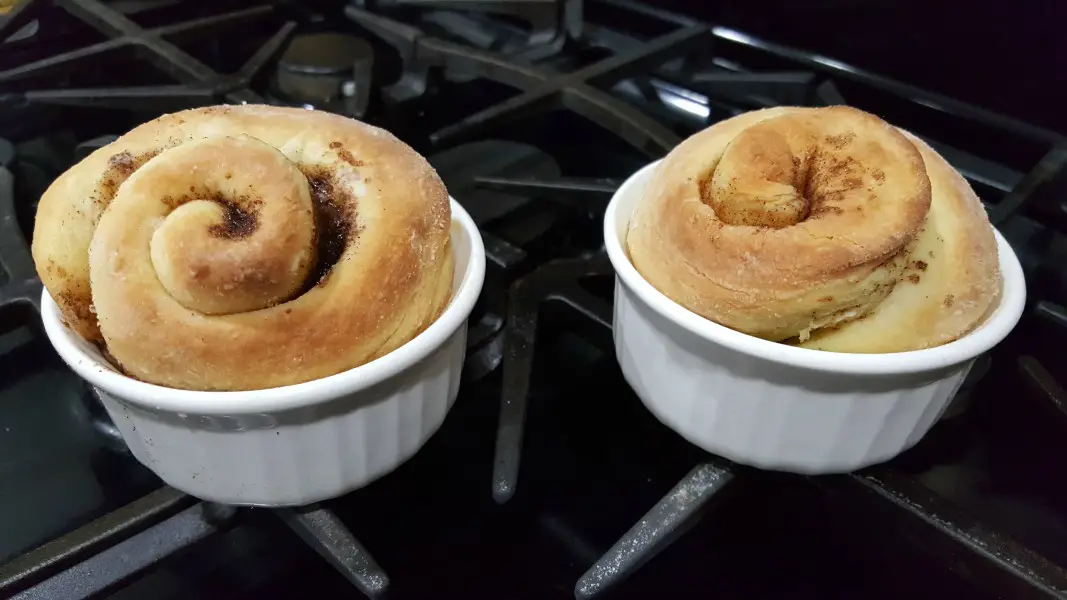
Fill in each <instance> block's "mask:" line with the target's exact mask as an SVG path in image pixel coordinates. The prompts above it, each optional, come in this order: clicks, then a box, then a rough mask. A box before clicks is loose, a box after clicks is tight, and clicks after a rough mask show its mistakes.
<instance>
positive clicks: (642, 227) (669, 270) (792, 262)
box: [626, 107, 1000, 353]
mask: <svg viewBox="0 0 1067 600" xmlns="http://www.w3.org/2000/svg"><path fill="white" fill-rule="evenodd" d="M626 243H627V247H628V251H629V254H630V258H631V260H632V262H633V264H634V267H636V268H637V270H638V271H639V272H640V273H641V275H642V276H643V277H644V278H645V279H646V280H648V282H649V283H651V284H652V285H653V286H654V287H656V288H657V289H658V290H659V291H660V292H662V293H663V294H664V295H666V296H668V297H669V298H671V299H672V300H674V301H675V302H677V303H679V304H680V305H682V306H684V307H686V308H688V309H689V310H692V311H693V312H695V313H697V314H699V315H702V316H704V317H705V318H707V319H710V320H712V321H715V322H717V323H719V324H722V325H725V326H727V327H730V328H733V329H736V330H738V331H741V332H744V333H748V334H750V335H753V336H757V337H761V338H765V339H769V340H774V341H789V342H793V343H799V344H800V345H802V346H805V347H809V348H814V349H821V350H830V351H837V352H864V353H870V352H901V351H907V350H917V349H921V348H927V347H931V346H937V345H940V344H944V343H946V342H949V341H952V340H954V339H956V338H959V337H960V336H962V335H964V334H966V333H967V332H969V331H970V330H971V329H973V328H974V327H975V326H976V325H978V324H979V323H980V322H981V320H982V319H983V318H984V316H985V315H986V314H987V312H988V311H989V310H990V308H991V307H992V306H994V305H995V300H996V299H997V297H998V294H999V290H1000V276H999V273H998V267H997V249H996V242H995V239H994V237H993V231H992V227H991V226H990V224H989V221H988V219H987V217H986V214H985V210H984V208H983V207H982V205H981V203H980V202H979V201H978V198H977V197H976V196H975V194H974V192H973V191H972V190H971V188H970V187H969V186H968V185H967V183H966V181H964V179H963V178H962V177H961V176H960V175H959V173H957V172H956V171H955V170H954V169H953V168H952V167H951V166H949V165H948V163H946V162H945V160H944V159H943V158H941V157H940V156H939V155H938V154H937V153H936V152H935V151H934V150H933V149H931V148H930V147H929V146H927V145H926V144H925V143H923V142H922V141H921V140H919V139H917V138H915V137H914V136H911V135H910V134H908V133H906V132H902V131H900V130H898V129H896V128H894V127H893V126H891V125H889V124H887V123H885V122H884V121H882V120H881V119H879V118H877V117H875V116H873V115H870V114H867V113H864V112H861V111H859V110H855V109H852V108H847V107H831V108H818V109H812V108H792V107H782V108H772V109H768V110H762V111H756V112H750V113H746V114H743V115H739V116H737V117H734V118H732V119H728V120H726V121H722V122H720V123H717V124H715V125H714V126H712V127H709V128H708V129H706V130H704V131H702V132H700V133H698V134H696V135H694V136H692V137H691V138H689V139H688V140H686V141H685V142H683V143H682V144H680V145H679V146H678V147H677V148H675V149H674V150H673V151H672V152H671V153H670V154H669V155H668V156H667V157H666V158H665V159H664V160H663V162H662V163H661V164H660V166H659V167H658V168H657V169H656V172H655V174H654V175H653V177H652V180H651V181H650V182H649V184H648V186H647V188H646V190H645V196H644V198H643V200H642V201H641V202H640V203H639V204H638V206H637V208H636V209H635V211H634V214H633V216H632V218H631V221H630V227H629V231H628V234H627V240H626Z"/></svg>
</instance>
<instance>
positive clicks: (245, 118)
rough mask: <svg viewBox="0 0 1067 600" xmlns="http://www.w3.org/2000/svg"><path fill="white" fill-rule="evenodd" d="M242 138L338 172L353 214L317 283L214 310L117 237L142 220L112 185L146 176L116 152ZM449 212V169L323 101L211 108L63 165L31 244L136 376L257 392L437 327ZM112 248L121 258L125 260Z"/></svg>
mask: <svg viewBox="0 0 1067 600" xmlns="http://www.w3.org/2000/svg"><path fill="white" fill-rule="evenodd" d="M239 135H247V136H250V137H252V138H256V139H258V140H261V141H263V142H266V143H267V144H269V145H270V146H273V147H275V148H278V149H279V150H281V151H282V153H283V154H285V156H286V157H288V159H289V160H291V161H292V162H293V163H294V164H296V165H297V166H298V167H299V168H301V169H302V170H303V169H310V170H312V171H315V172H318V173H328V174H332V175H334V176H335V180H334V182H333V185H337V186H343V187H345V188H346V193H344V194H337V196H338V198H341V200H339V201H340V202H343V203H345V206H343V207H341V208H342V209H343V210H342V212H344V211H348V213H346V214H350V215H351V216H353V217H354V219H355V222H354V223H353V225H354V227H353V229H352V232H351V235H349V236H348V239H347V241H346V244H345V247H344V248H343V249H341V251H340V258H339V260H338V261H337V264H336V265H335V266H334V267H333V268H332V269H331V270H330V273H329V277H326V278H324V279H323V281H321V282H320V283H319V285H315V286H314V287H311V289H308V290H307V291H305V292H304V293H302V294H301V295H299V296H297V297H296V298H293V299H292V300H289V301H287V302H283V303H280V304H277V305H275V306H269V307H267V308H264V309H262V310H256V311H252V312H247V313H238V314H228V315H213V316H211V315H204V314H201V313H198V312H196V311H195V310H190V309H188V308H185V307H184V306H182V305H181V304H179V303H178V302H177V301H176V300H174V299H173V298H171V297H170V296H169V295H168V294H167V293H166V291H165V290H164V289H163V288H162V286H161V284H160V283H159V281H158V279H157V278H156V277H147V276H146V277H141V276H142V275H144V273H141V272H138V268H139V266H140V267H143V266H144V264H146V263H145V258H144V257H145V255H146V254H147V249H146V248H143V247H140V246H136V245H135V247H126V246H124V245H123V243H125V242H126V241H129V240H134V239H138V238H137V237H136V236H133V235H132V234H129V233H128V232H129V231H131V230H132V229H131V227H132V225H133V224H130V223H125V222H123V219H122V218H121V215H120V214H119V212H117V211H114V210H109V211H107V213H106V214H104V209H105V208H106V207H107V205H108V204H110V203H111V200H112V197H117V198H118V199H117V200H115V206H118V205H120V204H122V195H123V194H124V188H123V187H122V186H123V184H122V182H121V181H119V182H117V183H116V181H115V179H116V177H118V176H122V177H130V178H131V180H132V179H133V178H137V177H139V175H140V174H141V173H140V172H134V171H136V167H135V168H133V169H125V170H121V172H120V171H119V170H116V168H115V164H116V161H115V160H114V159H113V157H115V156H123V157H124V156H130V157H135V158H136V157H139V156H148V157H151V156H152V155H153V154H158V156H157V157H155V158H151V161H153V162H154V161H166V160H167V152H166V149H168V148H171V147H175V146H180V145H182V144H185V143H187V142H191V141H195V140H200V139H205V138H211V137H218V136H239ZM118 162H122V163H125V162H127V161H118ZM145 162H147V161H145ZM140 166H142V165H137V167H140ZM127 171H128V172H127ZM146 172H147V170H146ZM141 183H145V182H141ZM147 185H149V188H150V182H149V183H148V184H147ZM141 187H142V188H143V187H144V186H143V185H142V186H141ZM111 188H117V194H116V193H115V192H113V191H111ZM143 191H144V190H142V192H143ZM131 193H132V192H131ZM109 196H111V197H109ZM339 214H340V213H339ZM102 215H104V216H103V218H102ZM450 222H451V213H450V208H449V200H448V194H447V192H446V190H445V187H444V184H443V183H442V182H441V180H440V178H439V177H438V176H437V174H436V173H435V172H434V171H433V169H432V168H431V167H430V165H429V164H428V163H427V162H426V160H425V159H424V158H422V157H421V156H420V155H418V154H417V153H416V152H415V151H414V150H412V149H411V148H410V147H408V146H407V145H405V144H404V143H403V142H401V141H399V140H397V139H396V138H395V137H394V136H392V135H390V134H389V133H387V132H385V131H383V130H381V129H378V128H374V127H371V126H369V125H366V124H363V123H360V122H357V121H354V120H351V119H347V118H344V117H340V116H336V115H332V114H329V113H324V112H318V111H307V110H302V109H290V108H278V107H268V106H252V105H248V106H233V107H210V108H202V109H195V110H189V111H184V112H179V113H175V114H171V115H166V116H163V117H161V118H159V119H157V120H154V121H151V122H149V123H145V124H144V125H141V126H139V127H137V128H135V129H134V130H132V131H131V132H129V133H128V134H126V135H124V136H122V137H121V138H120V139H118V140H117V141H115V142H114V143H112V144H110V145H108V146H106V147H104V148H101V149H99V150H97V151H96V152H94V153H93V154H91V155H90V156H89V157H87V158H86V159H85V160H83V161H82V162H80V163H79V164H77V165H75V166H74V167H72V168H71V169H70V170H69V171H67V172H66V173H64V174H63V175H62V176H60V177H59V178H58V179H57V180H56V181H55V182H54V183H53V185H52V186H51V187H50V188H49V189H48V191H47V192H46V193H45V195H44V196H43V197H42V199H41V203H40V206H39V208H38V212H37V224H36V230H35V235H34V240H33V255H34V260H35V262H36V264H37V267H38V272H39V273H40V275H41V278H42V280H43V281H44V284H45V286H46V287H47V288H48V290H49V293H50V294H51V295H52V297H53V298H55V299H56V301H57V303H58V304H59V306H60V310H61V311H62V313H63V317H64V319H65V320H66V321H67V323H68V324H69V325H70V326H71V327H72V329H74V330H75V331H77V332H78V333H79V334H81V335H83V336H84V337H85V338H87V339H89V340H91V341H100V340H101V339H103V340H106V343H107V346H108V349H109V351H110V352H111V354H112V355H113V356H114V357H115V358H116V359H117V360H118V361H119V362H120V363H121V364H122V367H123V368H124V369H125V370H126V372H128V373H129V374H130V375H132V376H134V377H137V378H139V379H142V380H145V381H149V382H152V383H157V384H161V385H166V386H170V387H176V388H185V389H200V390H210V389H214V390H238V389H260V388H267V387H275V386H279V385H286V384H292V383H298V382H303V381H309V380H312V379H317V378H321V377H324V376H328V375H331V374H335V373H338V372H341V371H344V370H347V369H350V368H353V367H355V366H358V365H360V364H363V363H365V362H367V361H369V360H372V359H374V358H377V357H379V356H382V355H384V354H386V353H388V352H390V351H391V350H393V349H395V348H397V347H398V346H400V345H402V344H403V343H405V342H407V341H408V340H410V339H411V338H412V337H414V336H415V335H417V334H418V332H420V331H422V330H423V329H425V327H427V326H428V325H429V324H430V323H432V322H433V321H434V320H435V319H436V318H437V317H438V316H439V315H440V313H441V312H442V311H443V310H444V307H445V305H446V304H447V302H448V299H449V296H450V293H451V284H452V272H453V267H454V258H453V256H452V251H451V246H450V240H449V229H450ZM246 225H247V223H246ZM257 226H258V225H257ZM98 227H99V228H100V231H98ZM238 229H240V228H238ZM235 232H236V230H235ZM98 233H100V234H104V233H106V235H97V234H98ZM246 233H253V232H252V231H251V230H250V231H248V232H246ZM235 237H238V238H240V237H241V236H235ZM254 238H255V235H254V234H253V235H250V236H248V238H247V239H248V240H251V239H254ZM244 241H247V240H244ZM233 243H235V244H236V243H242V239H236V240H233ZM90 246H92V252H90ZM90 255H91V256H90ZM116 256H119V257H121V259H122V260H121V261H119V262H121V263H122V265H126V266H123V267H122V268H120V267H116V259H115V257H116ZM148 264H150V262H149V263H148ZM124 269H125V270H124ZM135 275H136V276H137V278H136V280H135V281H134V282H133V283H129V282H125V283H122V278H123V277H126V278H129V277H133V276H135ZM90 280H91V281H92V283H91V285H90ZM311 283H312V284H314V283H315V282H311ZM94 308H95V311H96V313H97V317H98V318H99V326H97V324H96V322H95V320H94V319H93V314H92V313H93V309H94Z"/></svg>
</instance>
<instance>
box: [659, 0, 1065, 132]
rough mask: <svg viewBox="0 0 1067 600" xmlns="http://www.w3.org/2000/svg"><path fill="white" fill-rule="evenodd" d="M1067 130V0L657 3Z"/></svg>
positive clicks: (686, 0)
mask: <svg viewBox="0 0 1067 600" xmlns="http://www.w3.org/2000/svg"><path fill="white" fill-rule="evenodd" d="M653 3H654V4H657V5H659V6H661V7H663V8H667V9H670V10H674V11H677V12H682V13H687V14H689V15H691V16H693V17H697V18H699V19H701V20H704V21H708V22H712V23H715V24H720V25H725V26H728V27H732V28H736V29H738V30H741V31H744V32H745V33H748V34H750V35H755V36H757V37H762V38H764V39H766V40H768V41H772V42H777V43H779V44H785V45H789V46H793V47H796V48H799V49H802V50H809V51H812V52H817V53H819V54H824V55H826V56H829V57H831V58H834V59H837V60H840V61H843V62H846V63H849V64H851V65H853V66H856V67H860V68H863V69H866V70H869V71H872V72H875V73H878V74H881V75H886V76H889V77H892V78H894V79H898V80H901V81H904V82H906V83H910V84H913V85H916V86H919V87H922V88H926V89H928V90H932V91H937V92H940V93H943V94H946V95H948V96H952V97H954V98H957V99H959V100H964V101H967V102H970V103H972V104H976V105H978V106H981V107H983V108H988V109H991V110H994V111H997V112H1000V113H1003V114H1006V115H1010V116H1014V117H1017V118H1019V119H1022V120H1025V121H1029V122H1031V123H1034V124H1035V125H1043V126H1045V127H1047V128H1050V129H1055V130H1057V131H1059V132H1064V133H1067V76H1065V72H1067V29H1065V27H1064V24H1065V23H1067V2H1064V1H1060V0H1051V1H1049V0H999V1H994V0H970V1H968V0H925V1H920V0H867V1H863V0H653Z"/></svg>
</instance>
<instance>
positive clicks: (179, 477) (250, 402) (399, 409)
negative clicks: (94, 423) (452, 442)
mask: <svg viewBox="0 0 1067 600" xmlns="http://www.w3.org/2000/svg"><path fill="white" fill-rule="evenodd" d="M452 247H453V251H454V252H455V253H456V272H455V278H454V279H453V293H452V300H451V302H450V303H449V305H448V307H447V308H446V309H445V311H444V313H443V314H442V315H441V317H440V318H438V319H437V321H435V322H434V323H433V324H432V325H430V326H429V327H428V328H427V329H426V330H425V331H423V332H422V333H420V334H419V335H418V336H417V337H415V338H414V339H412V340H411V341H410V342H408V343H407V344H404V345H403V346H401V347H400V348H397V349H396V350H394V351H393V352H390V353H389V354H387V355H386V356H383V357H381V358H379V359H377V360H374V361H371V362H369V363H367V364H365V365H362V366H360V367H357V368H355V369H351V370H349V371H345V372H343V373H339V374H337V375H333V376H330V377H326V378H323V379H319V380H316V381H310V382H307V383H301V384H298V385H291V386H286V387H280V388H273V389H267V390H256V391H247V392H191V391H186V390H177V389H172V388H166V387H160V386H157V385H151V384H148V383H144V382H141V381H137V380H135V379H132V378H129V377H126V376H124V375H122V374H120V373H118V372H117V371H116V370H115V369H114V368H113V367H112V366H111V365H110V364H109V363H108V362H107V361H106V360H105V359H104V357H103V356H102V355H101V354H100V352H99V351H98V350H97V348H96V347H95V346H93V345H92V344H89V343H87V342H85V340H83V339H82V338H81V337H80V336H78V335H77V334H75V333H74V332H72V331H71V330H70V329H68V328H67V327H66V326H65V325H64V324H63V322H62V321H61V320H60V314H59V309H58V308H57V307H56V305H55V303H54V302H53V301H52V298H51V296H49V295H48V292H47V291H45V292H44V294H43V296H42V298H41V312H42V317H43V319H44V327H45V331H46V332H47V334H48V338H49V339H50V340H51V341H52V345H53V346H54V347H55V349H56V351H57V352H58V353H59V355H60V356H61V357H62V358H63V360H64V361H65V362H66V363H67V364H68V365H70V367H71V368H72V369H74V371H75V372H76V373H78V375H80V376H81V377H82V378H84V379H85V380H86V381H88V382H89V383H90V384H92V385H93V386H94V387H96V389H97V390H98V391H99V392H100V394H99V395H100V397H101V398H102V400H103V403H104V407H105V408H106V409H107V412H108V414H110V415H111V418H112V420H114V422H115V425H116V427H118V429H119V431H120V432H121V433H122V437H123V439H124V440H125V441H126V443H127V445H129V447H130V450H131V452H133V455H134V456H135V457H137V459H138V460H139V461H141V462H142V463H144V465H145V466H147V467H148V468H149V469H151V470H152V471H154V472H155V473H156V474H157V475H159V477H160V478H161V479H162V480H163V481H165V482H166V483H167V484H169V485H171V486H173V487H175V488H177V489H179V490H182V491H184V492H186V493H188V494H191V495H193V496H196V497H198V498H202V499H204V500H210V501H214V502H220V503H224V504H232V505H251V506H294V505H304V504H310V503H312V502H317V501H320V500H325V499H328V498H333V497H336V496H339V495H341V494H344V493H346V492H349V491H352V490H355V489H357V488H360V487H362V486H364V485H366V484H367V483H369V482H371V481H373V480H374V479H377V478H378V477H380V476H382V475H384V474H386V473H388V472H390V471H392V470H393V469H395V468H396V467H397V466H398V465H400V464H401V463H403V462H404V461H405V460H407V459H408V458H410V457H411V456H412V455H414V454H415V452H417V451H418V450H419V448H421V447H422V445H423V444H424V443H425V442H426V440H427V439H429V438H430V436H431V435H433V433H434V432H435V431H437V429H438V428H439V427H440V426H441V423H443V422H444V419H445V415H446V414H447V413H448V410H449V409H450V408H451V407H452V403H453V402H454V401H455V399H456V394H457V393H458V391H459V379H460V372H461V370H462V368H463V360H464V357H465V354H466V337H467V318H468V317H469V316H470V313H471V310H472V309H473V307H474V303H475V301H476V300H477V298H478V295H479V293H480V292H481V288H482V281H483V279H484V277H485V249H484V247H483V246H482V238H481V235H480V234H479V233H478V228H477V227H476V226H475V225H474V221H472V220H471V218H470V216H469V215H468V214H467V212H466V211H465V210H463V208H462V207H461V206H460V205H459V204H458V203H457V202H456V201H455V200H453V201H452Z"/></svg>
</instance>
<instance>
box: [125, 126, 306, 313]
mask: <svg viewBox="0 0 1067 600" xmlns="http://www.w3.org/2000/svg"><path fill="white" fill-rule="evenodd" d="M165 155H166V160H157V161H150V162H149V163H148V164H147V165H145V166H144V167H142V168H141V170H139V171H138V172H137V173H136V174H135V175H134V176H133V177H131V178H130V180H129V181H127V183H126V184H125V186H124V189H123V196H129V197H131V199H132V198H135V197H139V198H138V199H137V200H133V201H130V202H126V203H125V204H126V208H127V209H129V210H141V211H145V213H147V214H145V215H143V216H144V217H147V218H146V219H145V220H143V221H140V222H145V223H153V222H155V223H158V226H157V227H156V229H155V231H154V232H153V233H152V236H151V238H150V250H151V262H152V267H153V269H154V270H155V274H156V277H157V278H158V279H159V282H160V283H161V284H162V286H163V288H164V289H165V290H166V291H167V293H168V294H170V296H171V297H172V298H174V299H175V300H176V301H177V302H178V303H180V304H181V305H182V306H185V307H186V308H188V309H190V310H194V311H197V312H199V313H202V314H207V315H221V314H233V313H240V312H249V311H253V310H258V309H261V308H267V307H269V306H272V305H275V304H278V303H280V302H284V301H286V300H288V299H289V298H291V297H292V296H294V295H296V294H297V293H298V292H299V290H300V289H301V287H302V286H303V285H304V282H305V281H306V280H307V278H308V276H309V274H310V273H311V271H312V269H313V267H314V264H315V259H316V256H315V248H316V223H315V211H314V206H313V203H312V198H311V195H310V193H309V189H308V182H307V180H306V179H305V177H304V175H303V173H301V171H300V170H299V169H298V168H297V167H296V166H295V165H294V164H293V163H291V162H290V161H289V160H288V159H287V158H286V157H285V156H284V155H283V154H282V153H281V152H279V151H278V150H277V149H275V148H274V147H272V146H270V145H268V144H266V143H264V142H261V141H259V140H257V139H255V138H251V137H247V136H242V137H236V138H234V137H223V138H209V139H205V140H201V141H196V142H190V143H187V144H183V145H182V146H179V147H177V148H172V149H170V150H167V151H166V152H165ZM145 200H148V201H145Z"/></svg>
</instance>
